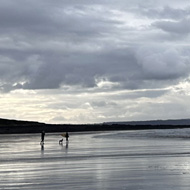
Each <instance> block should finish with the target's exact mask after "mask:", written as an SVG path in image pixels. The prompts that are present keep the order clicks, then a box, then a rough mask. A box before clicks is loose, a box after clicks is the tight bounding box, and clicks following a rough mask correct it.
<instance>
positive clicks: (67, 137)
mask: <svg viewBox="0 0 190 190" xmlns="http://www.w3.org/2000/svg"><path fill="white" fill-rule="evenodd" d="M65 138H66V141H67V142H68V140H69V133H68V132H66V134H65Z"/></svg>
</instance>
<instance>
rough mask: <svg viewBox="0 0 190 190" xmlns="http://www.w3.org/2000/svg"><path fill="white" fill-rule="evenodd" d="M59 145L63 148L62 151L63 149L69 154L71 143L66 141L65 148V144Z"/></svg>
mask: <svg viewBox="0 0 190 190" xmlns="http://www.w3.org/2000/svg"><path fill="white" fill-rule="evenodd" d="M59 145H60V146H61V149H62V150H65V152H66V153H67V151H68V148H69V141H66V144H65V146H63V145H64V144H63V143H61V144H59Z"/></svg>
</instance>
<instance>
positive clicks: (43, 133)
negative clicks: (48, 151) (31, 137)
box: [41, 131, 45, 144]
mask: <svg viewBox="0 0 190 190" xmlns="http://www.w3.org/2000/svg"><path fill="white" fill-rule="evenodd" d="M44 138H45V131H42V133H41V144H44Z"/></svg>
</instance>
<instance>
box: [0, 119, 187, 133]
mask: <svg viewBox="0 0 190 190" xmlns="http://www.w3.org/2000/svg"><path fill="white" fill-rule="evenodd" d="M189 126H190V119H181V120H155V121H132V122H107V123H100V124H79V125H74V124H58V125H57V124H45V123H39V122H34V121H19V120H9V119H0V134H11V133H41V131H43V130H44V131H45V132H65V131H68V132H81V131H108V130H144V129H171V128H188V127H189Z"/></svg>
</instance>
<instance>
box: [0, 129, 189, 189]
mask: <svg viewBox="0 0 190 190" xmlns="http://www.w3.org/2000/svg"><path fill="white" fill-rule="evenodd" d="M40 135H41V134H12V135H11V134H10V135H7V134H6V135H0V152H1V156H0V181H1V183H0V189H7V190H8V189H14V190H16V189H19V190H20V189H27V190H34V189H44V190H45V189H46V190H48V189H52V190H53V189H67V190H73V189H81V190H87V189H101V190H102V189H122V190H123V189H127V190H128V189H129V190H147V189H149V190H160V189H167V190H168V189H172V190H181V189H183V190H189V188H190V180H189V178H190V130H189V129H167V130H142V131H109V132H90V133H70V134H69V135H70V137H69V142H68V143H66V141H65V139H64V140H63V144H59V140H60V139H61V138H62V137H61V134H60V133H46V136H45V143H44V145H43V146H41V145H40V138H41V137H40Z"/></svg>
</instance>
